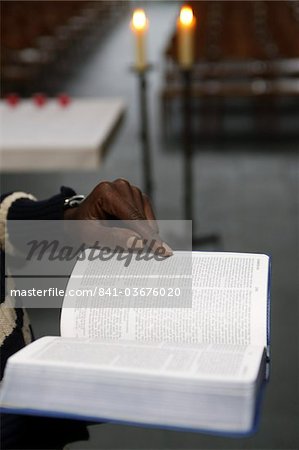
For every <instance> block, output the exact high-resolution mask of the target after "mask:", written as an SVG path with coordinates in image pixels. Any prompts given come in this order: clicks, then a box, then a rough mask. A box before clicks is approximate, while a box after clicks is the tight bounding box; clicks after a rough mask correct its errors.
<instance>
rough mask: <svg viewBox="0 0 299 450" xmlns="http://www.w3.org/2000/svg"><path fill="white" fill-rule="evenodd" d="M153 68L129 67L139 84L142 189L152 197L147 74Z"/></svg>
mask: <svg viewBox="0 0 299 450" xmlns="http://www.w3.org/2000/svg"><path fill="white" fill-rule="evenodd" d="M152 69H153V66H152V65H151V64H147V65H146V66H144V67H143V68H139V67H136V66H132V67H131V71H132V72H133V73H134V74H135V75H136V77H137V79H138V85H139V110H140V123H139V127H140V131H139V136H140V142H141V150H142V167H143V180H144V186H143V189H144V191H145V193H146V194H147V195H148V196H149V197H152V195H153V178H152V158H151V149H150V139H149V131H148V130H149V118H148V105H147V74H148V72H149V71H150V70H152Z"/></svg>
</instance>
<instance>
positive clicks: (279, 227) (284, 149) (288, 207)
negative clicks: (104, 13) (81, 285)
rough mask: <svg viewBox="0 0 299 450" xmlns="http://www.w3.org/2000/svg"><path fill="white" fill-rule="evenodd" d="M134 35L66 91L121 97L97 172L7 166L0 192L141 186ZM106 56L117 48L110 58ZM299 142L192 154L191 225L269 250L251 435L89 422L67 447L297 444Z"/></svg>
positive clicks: (175, 168)
mask: <svg viewBox="0 0 299 450" xmlns="http://www.w3.org/2000/svg"><path fill="white" fill-rule="evenodd" d="M176 8H177V7H176V6H175V5H174V4H173V2H167V3H161V4H153V2H149V5H148V12H149V15H150V20H151V22H150V23H151V30H155V32H152V33H151V41H150V55H151V60H152V61H153V62H154V63H155V69H154V71H153V72H152V73H151V74H150V83H151V88H150V89H151V94H150V108H151V136H152V151H153V156H154V173H155V196H154V200H155V208H156V212H157V216H158V217H159V218H161V219H162V218H163V219H180V218H182V217H183V205H182V197H183V195H182V194H183V192H182V173H181V172H182V170H181V169H182V168H181V155H180V152H179V151H178V144H177V143H173V144H171V145H170V144H169V143H168V144H167V143H163V141H162V140H161V134H162V133H161V131H162V130H161V117H160V112H159V111H160V110H159V101H158V99H159V97H158V94H159V89H160V86H161V73H162V68H163V66H162V56H161V53H162V51H163V49H164V48H165V45H166V41H167V37H168V36H169V34H170V31H171V29H172V27H173V25H174V21H175V13H176ZM131 53H132V37H131V35H130V32H129V31H128V18H126V19H124V20H123V22H120V24H119V26H118V28H117V30H116V31H115V32H113V33H112V34H111V35H109V36H107V39H106V40H105V41H104V43H103V44H102V45H101V47H100V48H99V49H98V51H97V52H96V53H95V54H94V55H93V56H92V57H90V59H89V60H88V61H87V62H86V63H85V64H84V66H83V67H82V69H81V68H78V71H77V73H76V74H75V76H74V77H73V79H72V81H71V82H69V83H67V86H66V89H67V91H68V92H69V93H70V94H71V95H73V96H95V95H96V96H113V95H117V96H122V97H124V98H125V99H126V100H127V104H128V113H127V116H126V119H125V121H124V123H123V125H122V127H121V129H120V130H119V132H118V134H117V136H116V139H115V140H114V141H113V143H112V145H111V146H110V148H109V152H108V153H107V157H106V160H105V162H104V164H103V166H102V167H101V168H100V170H96V169H95V170H94V171H93V172H90V173H88V174H86V173H85V174H82V173H76V174H74V173H63V172H61V173H54V174H27V175H15V174H10V175H6V176H5V177H3V179H2V181H3V187H4V189H5V190H12V189H13V190H18V189H22V190H27V191H30V192H33V193H34V194H37V195H38V196H39V197H40V198H42V197H46V196H48V195H52V194H53V193H55V192H56V191H57V188H58V186H60V185H61V184H64V185H69V186H72V187H74V188H75V189H76V190H77V191H78V192H82V193H88V191H89V190H90V189H91V188H92V187H93V186H94V185H95V184H96V183H97V182H98V181H99V180H102V179H104V178H107V179H113V178H116V177H119V176H122V177H126V178H128V179H129V180H131V181H132V182H134V183H136V184H139V185H140V184H142V174H141V170H140V153H139V146H138V140H137V119H138V110H137V108H136V103H137V98H136V80H135V79H134V76H133V74H132V73H130V71H129V65H130V63H131V58H130V55H131ZM113 55H117V57H114V56H113ZM298 150H299V145H298V141H297V142H296V141H294V140H292V141H288V140H286V141H283V142H281V143H279V142H278V143H277V142H276V143H273V142H272V143H271V142H267V141H266V142H265V141H263V142H258V141H247V140H246V139H244V140H243V141H242V140H239V143H238V144H236V143H234V144H232V146H231V148H230V146H229V145H225V146H224V145H221V144H219V143H217V142H216V141H215V142H214V143H200V141H199V142H198V151H197V152H196V155H195V161H194V172H195V173H196V180H195V181H196V183H195V200H196V202H195V203H196V223H197V229H198V230H199V231H201V232H202V233H204V232H207V231H218V232H219V233H221V236H222V241H223V249H224V250H231V251H245V252H246V251H248V252H265V253H268V254H270V255H271V256H272V262H273V277H272V311H271V315H272V374H271V381H270V384H269V386H268V387H267V391H266V396H265V399H264V404H263V414H262V420H261V425H260V429H259V431H258V433H257V434H256V435H255V436H253V437H251V438H246V439H224V438H221V437H211V436H207V435H203V434H195V433H179V432H174V431H164V430H157V429H145V428H142V427H140V428H134V427H129V426H117V425H99V426H92V427H91V428H90V432H91V439H90V442H88V443H85V444H84V445H82V444H79V443H78V444H74V445H73V446H72V448H74V449H75V448H77V449H78V448H97V449H213V448H215V449H216V448H221V449H236V448H238V449H239V448H242V449H243V448H244V449H247V448H248V449H295V448H299V433H298V427H299V420H298V419H299V417H298V376H299V373H298V320H299V316H298V298H299V297H298V265H297V264H298V235H299V234H298V231H299V228H298V187H299V186H298V181H299V179H298V172H299V164H298ZM31 316H32V320H33V323H34V326H35V330H36V333H37V335H39V336H40V335H44V334H53V333H58V312H57V311H54V310H50V311H46V312H45V311H43V312H40V311H31Z"/></svg>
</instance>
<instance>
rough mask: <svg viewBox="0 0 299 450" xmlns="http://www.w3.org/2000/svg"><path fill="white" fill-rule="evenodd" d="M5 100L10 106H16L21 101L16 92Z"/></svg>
mask: <svg viewBox="0 0 299 450" xmlns="http://www.w3.org/2000/svg"><path fill="white" fill-rule="evenodd" d="M5 101H6V103H7V104H8V105H9V106H11V107H12V108H15V107H16V106H18V104H19V103H20V97H19V96H18V94H16V93H15V92H12V93H11V94H8V95H7V96H6V97H5Z"/></svg>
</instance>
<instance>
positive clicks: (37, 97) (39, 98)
mask: <svg viewBox="0 0 299 450" xmlns="http://www.w3.org/2000/svg"><path fill="white" fill-rule="evenodd" d="M33 102H34V103H35V105H36V106H38V107H39V108H42V107H43V106H45V104H46V103H47V96H46V95H45V94H42V93H40V92H38V93H37V94H34V96H33Z"/></svg>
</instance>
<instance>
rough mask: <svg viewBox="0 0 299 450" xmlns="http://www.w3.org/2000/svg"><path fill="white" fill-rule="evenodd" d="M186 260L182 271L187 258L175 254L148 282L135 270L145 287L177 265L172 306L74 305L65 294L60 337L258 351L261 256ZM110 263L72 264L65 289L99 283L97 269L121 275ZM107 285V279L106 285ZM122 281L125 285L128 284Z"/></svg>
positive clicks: (262, 339)
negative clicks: (178, 292)
mask: <svg viewBox="0 0 299 450" xmlns="http://www.w3.org/2000/svg"><path fill="white" fill-rule="evenodd" d="M191 259H192V264H191V268H190V253H189V252H175V254H174V255H173V256H172V257H170V258H168V262H167V264H165V265H160V266H159V267H161V269H160V270H161V278H155V279H154V281H153V279H151V278H150V277H148V271H147V270H146V265H143V266H142V265H141V273H142V274H143V275H142V276H143V277H144V278H143V280H142V285H144V287H146V286H149V285H150V283H151V284H152V285H153V283H154V285H155V286H159V285H162V282H161V280H162V279H163V281H164V278H163V276H164V275H165V274H166V276H170V275H167V274H168V273H172V272H171V271H172V270H173V268H174V267H175V270H176V271H177V267H180V272H181V273H182V277H181V278H177V279H176V280H175V282H176V284H175V286H180V287H181V293H182V294H183V295H181V296H180V297H179V298H178V300H179V303H178V301H175V303H174V306H173V307H172V306H171V307H169V306H168V305H167V307H129V305H127V307H123V306H122V303H121V300H122V299H119V298H116V299H113V303H110V305H112V306H109V307H106V306H105V307H101V302H103V297H99V296H92V297H90V298H88V299H86V298H82V297H78V298H76V299H75V301H74V298H73V297H72V298H70V297H69V296H68V294H67V295H66V298H65V301H64V306H63V310H62V316H61V334H62V336H66V337H79V338H82V337H92V338H96V339H100V340H102V339H104V340H105V339H114V340H118V341H120V340H129V341H140V342H145V343H150V342H151V343H153V342H170V343H175V342H177V343H187V344H205V343H212V344H230V345H236V344H238V345H248V344H255V345H262V346H266V345H267V293H268V271H269V258H268V257H267V256H266V255H259V254H241V253H214V252H193V253H192V258H191ZM117 264H118V262H116V261H109V265H107V264H103V263H101V262H99V261H87V260H84V261H81V262H78V263H77V264H76V266H75V269H74V272H73V274H72V277H71V279H70V281H69V284H68V292H70V290H71V289H72V290H75V289H76V288H77V289H79V288H80V287H81V288H82V286H84V287H89V288H92V287H94V286H96V285H98V284H99V282H100V283H103V278H102V277H100V275H102V276H103V270H105V271H106V272H105V273H108V274H109V271H112V270H113V271H114V272H115V273H118V274H121V273H122V272H121V271H122V266H121V265H119V267H118V266H117ZM163 264H164V263H163ZM115 265H116V266H115ZM139 266H140V265H139ZM162 269H163V270H164V272H163V271H162ZM136 270H137V269H136ZM167 271H170V272H167ZM82 274H83V276H82ZM97 274H98V276H97ZM190 276H191V287H192V289H191V290H190V289H189V287H188V286H189V282H190ZM99 277H100V278H99ZM99 280H100V281H99ZM109 282H110V280H109V275H108V278H107V284H106V287H108V285H109ZM123 282H124V285H125V286H127V287H128V286H129V287H132V283H133V281H132V279H130V280H127V279H124V280H123ZM171 283H174V279H171ZM133 284H134V283H133ZM135 284H136V282H135ZM71 300H72V301H71ZM190 300H191V303H190ZM138 301H140V302H144V301H145V300H144V299H142V298H139V299H138ZM139 304H143V303H139Z"/></svg>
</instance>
